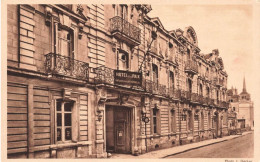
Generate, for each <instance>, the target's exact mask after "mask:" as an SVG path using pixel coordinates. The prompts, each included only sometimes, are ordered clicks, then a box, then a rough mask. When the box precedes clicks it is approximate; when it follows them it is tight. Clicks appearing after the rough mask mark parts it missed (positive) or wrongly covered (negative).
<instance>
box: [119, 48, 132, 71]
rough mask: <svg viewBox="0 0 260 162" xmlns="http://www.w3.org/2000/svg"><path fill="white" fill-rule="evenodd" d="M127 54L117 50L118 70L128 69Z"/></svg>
mask: <svg viewBox="0 0 260 162" xmlns="http://www.w3.org/2000/svg"><path fill="white" fill-rule="evenodd" d="M128 58H129V57H128V53H127V52H125V51H123V50H119V53H118V64H119V69H120V70H127V69H128V67H129V66H128V65H129V64H128V62H129V59H128Z"/></svg>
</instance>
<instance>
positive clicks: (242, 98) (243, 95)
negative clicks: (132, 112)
mask: <svg viewBox="0 0 260 162" xmlns="http://www.w3.org/2000/svg"><path fill="white" fill-rule="evenodd" d="M239 96H240V101H250V100H251V98H250V94H249V93H247V91H246V79H245V77H244V82H243V90H242V92H241V93H240V95H239Z"/></svg>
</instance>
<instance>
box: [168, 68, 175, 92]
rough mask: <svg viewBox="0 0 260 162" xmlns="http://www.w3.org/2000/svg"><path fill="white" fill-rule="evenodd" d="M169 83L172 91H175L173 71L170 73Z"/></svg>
mask: <svg viewBox="0 0 260 162" xmlns="http://www.w3.org/2000/svg"><path fill="white" fill-rule="evenodd" d="M169 83H170V85H169V86H170V89H171V90H173V89H174V74H173V72H172V71H170V78H169Z"/></svg>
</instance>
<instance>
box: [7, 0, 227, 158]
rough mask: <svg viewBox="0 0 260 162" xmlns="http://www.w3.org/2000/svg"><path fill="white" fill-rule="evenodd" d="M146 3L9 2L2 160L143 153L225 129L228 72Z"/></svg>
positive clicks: (191, 32) (218, 134) (190, 34)
mask: <svg viewBox="0 0 260 162" xmlns="http://www.w3.org/2000/svg"><path fill="white" fill-rule="evenodd" d="M151 9H152V8H151V6H150V5H123V4H122V5H120V4H116V5H112V4H111V5H94V4H93V5H76V4H74V5H38V4H37V5H8V6H7V11H8V13H7V17H8V19H7V29H8V38H7V40H8V46H7V66H8V67H7V70H8V71H7V81H8V83H7V140H8V141H7V153H8V158H76V157H77V158H81V157H87V158H91V157H106V156H107V153H108V152H112V153H114V152H116V153H130V154H142V153H145V152H147V151H151V150H155V149H160V148H166V147H173V146H176V145H182V144H186V143H191V142H198V141H201V140H206V139H210V138H217V137H221V136H222V135H225V134H227V123H228V122H227V107H228V105H227V103H226V102H225V101H226V90H227V87H226V86H227V73H226V72H225V71H224V65H223V61H222V59H221V57H220V56H219V51H218V50H217V49H214V50H212V53H209V54H201V53H200V49H199V47H198V39H197V36H196V32H195V30H194V29H193V28H192V27H187V28H185V29H183V30H182V29H177V30H171V31H167V30H166V29H165V28H164V27H163V24H162V23H161V22H160V19H159V18H151V17H149V16H148V15H147V14H148V13H149V12H150V11H151Z"/></svg>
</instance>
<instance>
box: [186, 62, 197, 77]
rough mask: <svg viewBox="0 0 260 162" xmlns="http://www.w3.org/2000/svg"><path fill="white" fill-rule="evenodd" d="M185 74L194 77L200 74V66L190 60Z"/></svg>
mask: <svg viewBox="0 0 260 162" xmlns="http://www.w3.org/2000/svg"><path fill="white" fill-rule="evenodd" d="M185 72H187V73H190V74H192V75H194V74H197V73H198V65H197V64H196V62H195V61H192V60H188V61H187V62H186V64H185Z"/></svg>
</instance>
